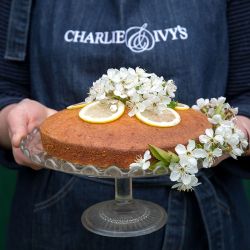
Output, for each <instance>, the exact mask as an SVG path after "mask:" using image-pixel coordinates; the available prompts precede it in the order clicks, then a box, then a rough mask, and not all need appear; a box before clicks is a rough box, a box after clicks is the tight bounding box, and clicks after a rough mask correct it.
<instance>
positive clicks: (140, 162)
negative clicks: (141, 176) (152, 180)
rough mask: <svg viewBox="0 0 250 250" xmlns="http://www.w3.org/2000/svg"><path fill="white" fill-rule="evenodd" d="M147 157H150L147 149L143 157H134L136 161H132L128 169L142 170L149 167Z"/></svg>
mask: <svg viewBox="0 0 250 250" xmlns="http://www.w3.org/2000/svg"><path fill="white" fill-rule="evenodd" d="M149 159H151V154H150V151H149V150H147V151H146V152H145V153H144V155H143V158H142V157H141V156H140V157H138V159H136V161H135V162H134V163H131V164H130V169H133V170H134V169H139V168H142V169H143V170H146V169H148V168H149V166H150V161H149Z"/></svg>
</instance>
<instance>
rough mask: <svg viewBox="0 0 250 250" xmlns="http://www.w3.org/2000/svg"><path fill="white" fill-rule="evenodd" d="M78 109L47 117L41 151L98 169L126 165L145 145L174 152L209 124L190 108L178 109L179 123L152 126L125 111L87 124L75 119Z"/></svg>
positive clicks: (133, 159) (42, 134)
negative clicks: (100, 122) (105, 121)
mask: <svg viewBox="0 0 250 250" xmlns="http://www.w3.org/2000/svg"><path fill="white" fill-rule="evenodd" d="M79 110H80V109H72V110H67V109H65V110H62V111H59V112H58V113H56V114H54V115H52V116H51V117H49V118H47V119H46V120H45V121H44V122H43V123H42V125H41V127H40V133H41V139H42V144H43V147H44V150H45V151H46V152H47V153H48V154H49V155H52V156H55V157H57V158H59V159H63V160H66V161H70V162H73V163H77V164H81V165H95V166H98V167H101V168H106V167H108V166H112V165H115V166H118V167H120V168H129V165H130V164H131V163H132V162H134V161H135V159H136V157H138V155H143V154H144V152H145V151H146V150H147V149H148V144H153V145H155V146H157V147H159V148H162V149H165V150H170V151H173V152H174V148H175V147H176V145H177V144H184V145H186V144H187V143H188V140H189V139H195V140H197V139H198V137H199V135H201V134H204V131H205V129H207V128H210V127H211V124H210V123H209V122H208V120H207V117H206V116H205V115H203V114H202V113H200V112H198V111H195V110H193V109H188V110H185V111H178V113H179V115H180V117H181V122H180V123H179V124H178V125H176V126H173V127H167V128H160V127H153V126H149V125H147V124H144V123H142V122H140V121H139V120H138V119H137V118H136V117H130V116H128V114H127V112H125V113H124V114H123V115H122V116H121V117H120V118H119V119H118V120H115V121H113V122H110V123H105V124H91V123H88V122H84V121H83V120H81V119H80V118H79V115H78V113H79Z"/></svg>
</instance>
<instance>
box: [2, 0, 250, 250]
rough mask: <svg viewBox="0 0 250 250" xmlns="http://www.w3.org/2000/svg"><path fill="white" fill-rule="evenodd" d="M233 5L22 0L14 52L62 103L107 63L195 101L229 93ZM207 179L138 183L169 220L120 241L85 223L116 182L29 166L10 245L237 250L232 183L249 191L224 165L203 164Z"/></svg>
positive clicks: (48, 96)
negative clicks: (168, 82)
mask: <svg viewBox="0 0 250 250" xmlns="http://www.w3.org/2000/svg"><path fill="white" fill-rule="evenodd" d="M226 7H227V1H226V0H224V1H217V0H210V1H207V0H194V1H185V0H178V1H177V0H169V1H167V0H165V1H163V0H156V1H141V0H140V1H134V0H128V1H120V0H102V1H80V0H74V1H67V0H36V1H33V3H32V1H31V0H22V1H19V2H18V1H14V3H13V5H12V18H11V22H10V26H9V34H10V35H9V37H8V43H7V45H8V46H7V49H6V55H5V57H6V58H7V59H9V60H23V59H24V58H25V57H26V58H27V59H28V60H29V62H30V73H31V83H30V91H31V97H32V98H33V99H35V100H38V101H40V102H41V103H43V104H45V105H47V106H49V107H51V108H55V109H58V110H59V109H63V108H65V106H67V105H70V104H72V103H76V102H79V101H82V100H83V99H84V98H85V97H86V95H87V92H88V89H89V87H90V86H91V85H92V82H93V81H95V80H96V79H98V78H99V77H100V76H101V75H102V74H103V73H105V72H106V70H107V69H108V68H119V67H136V66H140V67H142V68H144V69H146V70H147V71H148V72H155V73H156V74H158V75H162V76H163V77H164V78H165V79H170V78H172V79H174V81H175V83H176V85H177V87H178V90H177V100H179V101H180V102H183V103H187V104H190V105H192V104H193V103H194V102H195V100H196V99H198V98H200V97H218V96H221V95H225V90H226V83H227V82H226V80H227V67H228V40H227V26H226ZM16 23H21V24H22V25H19V27H18V29H16ZM20 31H21V32H20ZM28 31H29V32H28ZM166 139H167V138H166ZM199 181H200V182H201V183H202V185H200V186H198V187H197V188H195V191H194V192H191V193H182V192H178V191H176V190H171V188H170V186H171V185H172V183H171V182H170V180H169V178H168V177H160V178H150V179H138V180H135V181H134V197H135V198H140V199H145V200H151V201H153V202H156V203H158V204H160V205H161V206H163V207H164V208H165V209H166V210H167V212H168V215H169V217H168V222H167V225H166V227H165V228H162V229H161V230H159V231H157V232H155V233H152V234H150V235H146V236H141V237H135V238H127V239H117V238H108V237H102V236H98V235H95V234H92V233H90V232H88V231H87V230H85V229H84V228H83V227H82V225H81V222H80V216H81V213H82V211H83V210H84V209H86V208H87V207H89V206H90V205H92V204H95V203H97V202H100V201H103V200H108V199H113V196H114V190H113V189H114V186H113V182H112V181H110V180H100V179H98V180H97V179H89V178H79V177H76V176H71V175H67V174H62V173H57V172H55V171H49V170H41V171H38V172H34V171H32V170H30V169H22V170H20V171H19V178H18V182H17V191H16V194H15V198H14V204H13V211H12V214H13V216H12V221H11V225H10V234H9V242H8V245H9V249H15V250H18V249H22V250H23V249H34V250H36V249H37V250H43V249H51V250H52V249H71V250H74V249H87V250H88V249H89V250H90V249H91V250H94V249H99V250H100V249H110V250H112V249H120V250H125V249H131V250H134V249H136V250H138V249H144V250H149V249H150V250H152V249H154V250H160V249H162V250H176V249H210V250H225V249H227V250H230V249H232V250H234V249H237V248H235V247H236V246H235V244H236V243H235V242H237V240H236V239H235V238H237V232H236V231H235V229H234V228H235V227H236V226H237V223H241V221H240V222H237V223H234V224H233V223H232V216H233V214H232V213H233V212H232V210H231V207H233V206H232V204H235V203H236V202H235V201H234V200H232V199H231V198H230V197H229V196H228V193H227V192H226V191H225V190H227V189H229V187H230V192H231V193H232V194H233V193H234V192H238V191H239V190H241V185H240V182H239V180H235V179H234V178H233V177H232V176H230V175H229V174H228V175H227V174H225V172H223V170H221V169H219V168H216V170H215V169H209V170H204V171H201V173H200V175H199ZM232 183H234V184H232ZM240 192H241V191H239V193H240ZM239 196H241V195H239ZM228 197H229V198H228ZM238 198H239V197H238ZM241 198H242V199H243V197H241ZM229 204H230V205H229ZM235 209H236V210H237V208H235ZM20 210H21V211H22V212H21V214H20ZM236 210H235V211H236ZM241 219H242V218H241ZM16 220H18V223H16V224H15V222H16ZM242 221H244V219H242ZM241 236H242V235H241ZM242 237H243V236H242ZM238 238H239V237H238ZM19 239H20V240H19ZM238 244H239V242H237V246H238ZM239 249H240V248H239ZM242 249H246V248H242Z"/></svg>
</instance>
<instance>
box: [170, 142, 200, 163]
mask: <svg viewBox="0 0 250 250" xmlns="http://www.w3.org/2000/svg"><path fill="white" fill-rule="evenodd" d="M175 151H176V153H177V154H178V155H179V156H180V159H181V161H182V162H184V161H186V165H193V166H197V159H199V158H204V157H205V151H204V150H202V149H198V148H196V145H195V141H194V140H189V141H188V145H187V147H185V146H184V145H182V144H178V145H177V146H176V147H175Z"/></svg>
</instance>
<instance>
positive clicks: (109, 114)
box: [79, 101, 125, 123]
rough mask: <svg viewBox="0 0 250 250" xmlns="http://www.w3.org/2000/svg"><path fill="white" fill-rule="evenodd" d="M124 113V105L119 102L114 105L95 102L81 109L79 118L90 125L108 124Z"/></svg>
mask: <svg viewBox="0 0 250 250" xmlns="http://www.w3.org/2000/svg"><path fill="white" fill-rule="evenodd" d="M124 111H125V105H124V104H123V103H122V102H121V101H117V102H116V103H115V104H110V103H105V102H100V101H96V102H92V103H90V104H88V105H86V106H85V107H83V108H82V109H81V110H80V112H79V117H80V118H81V119H82V120H84V121H86V122H90V123H108V122H112V121H115V120H117V119H118V118H119V117H121V116H122V114H123V113H124Z"/></svg>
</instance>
